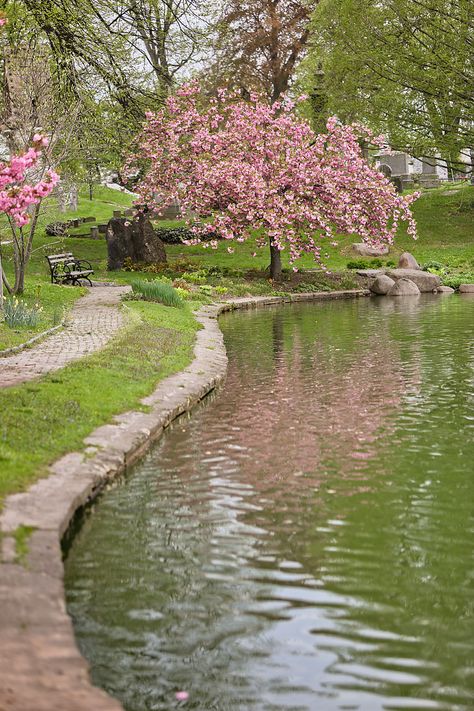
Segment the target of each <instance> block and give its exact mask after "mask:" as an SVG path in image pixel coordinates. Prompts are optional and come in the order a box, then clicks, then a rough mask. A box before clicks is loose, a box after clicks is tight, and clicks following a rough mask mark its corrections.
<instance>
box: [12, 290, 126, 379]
mask: <svg viewBox="0 0 474 711" xmlns="http://www.w3.org/2000/svg"><path fill="white" fill-rule="evenodd" d="M129 290H130V287H128V286H120V287H116V286H115V287H111V286H95V287H93V288H92V289H90V290H89V293H88V294H87V295H86V296H84V297H82V298H81V299H79V301H78V302H77V303H76V304H75V306H74V307H73V308H72V310H71V312H70V313H69V315H68V319H67V326H66V328H64V329H63V330H61V331H59V332H58V333H55V334H54V335H52V336H49V337H47V338H45V340H44V341H42V342H41V343H40V344H39V345H38V346H35V347H34V348H26V349H25V350H23V351H20V352H19V353H16V354H15V355H12V356H8V357H6V358H0V388H6V387H9V386H11V385H19V384H20V383H24V382H26V381H27V380H33V379H34V378H38V377H40V376H41V375H45V374H46V373H50V372H51V371H54V370H59V368H64V366H65V365H67V364H68V363H71V361H74V360H78V359H79V358H83V357H84V356H87V355H89V354H90V353H93V352H94V351H96V350H98V349H99V348H102V347H103V346H105V344H106V343H107V342H108V341H109V340H110V339H111V338H112V336H113V335H114V334H115V333H116V331H117V330H118V329H119V328H120V326H121V325H122V323H123V316H122V312H121V310H120V308H119V304H120V298H121V296H122V295H123V294H125V293H127V291H129Z"/></svg>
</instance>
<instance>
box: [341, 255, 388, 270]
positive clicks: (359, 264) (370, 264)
mask: <svg viewBox="0 0 474 711" xmlns="http://www.w3.org/2000/svg"><path fill="white" fill-rule="evenodd" d="M382 266H383V262H382V260H381V259H379V258H378V257H375V259H353V260H352V261H350V262H347V268H348V269H378V268H379V267H382Z"/></svg>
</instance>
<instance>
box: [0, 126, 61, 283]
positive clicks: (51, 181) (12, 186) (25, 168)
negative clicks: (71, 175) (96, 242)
mask: <svg viewBox="0 0 474 711" xmlns="http://www.w3.org/2000/svg"><path fill="white" fill-rule="evenodd" d="M47 144H48V139H47V138H46V137H45V136H42V135H41V134H39V133H37V134H35V135H34V136H33V145H32V146H31V147H30V148H29V149H28V150H27V151H26V153H24V154H23V155H17V156H12V157H11V158H10V160H9V161H8V162H6V163H1V162H0V213H4V214H5V215H6V216H7V219H8V223H9V226H10V231H11V235H12V242H13V262H14V266H15V282H14V284H13V285H10V283H9V281H8V279H7V277H6V275H5V273H3V271H0V286H1V287H2V289H3V285H2V282H3V284H4V285H5V287H6V289H7V291H8V292H9V293H10V294H21V293H23V289H24V281H25V271H26V267H27V265H28V262H29V259H30V255H31V249H32V244H33V235H34V231H35V230H34V228H35V226H36V221H37V219H38V209H39V205H40V203H41V201H42V200H43V198H45V197H47V196H48V195H49V194H50V193H51V191H52V190H53V188H54V186H55V185H56V183H57V182H58V180H59V176H58V174H57V173H55V172H54V170H46V171H44V170H43V169H42V168H41V167H40V166H39V159H40V156H41V153H42V148H44V147H45V146H46V145H47ZM38 169H39V171H40V173H41V176H40V177H39V179H38V180H37V181H36V182H34V183H33V184H30V182H29V180H28V175H30V178H31V175H32V171H35V170H38ZM0 256H1V255H0Z"/></svg>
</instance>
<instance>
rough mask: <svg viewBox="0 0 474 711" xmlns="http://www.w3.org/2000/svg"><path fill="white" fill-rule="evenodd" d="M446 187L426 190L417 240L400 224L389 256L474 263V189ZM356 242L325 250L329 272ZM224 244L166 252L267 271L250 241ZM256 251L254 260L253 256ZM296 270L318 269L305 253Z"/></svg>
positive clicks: (418, 209) (349, 239)
mask: <svg viewBox="0 0 474 711" xmlns="http://www.w3.org/2000/svg"><path fill="white" fill-rule="evenodd" d="M445 192H447V188H446V187H443V188H439V189H436V190H430V191H426V192H424V193H423V194H422V195H421V197H420V198H419V199H418V200H417V201H416V202H415V203H414V205H413V212H414V215H415V217H416V220H417V223H418V235H419V236H418V239H417V240H413V239H412V238H411V237H409V236H408V235H407V234H406V225H405V224H403V225H401V227H400V229H399V230H398V235H397V239H396V241H395V244H394V246H393V248H392V249H391V253H390V258H392V259H393V258H395V259H398V256H399V255H400V254H401V253H402V252H404V251H409V252H411V253H412V254H413V255H414V256H415V258H416V259H417V260H418V262H420V263H421V264H423V263H425V262H428V261H431V260H433V259H434V260H436V261H439V262H442V263H443V264H446V265H448V266H449V265H450V264H452V265H453V267H456V266H461V264H462V263H463V262H465V261H467V262H469V261H470V260H473V259H474V228H473V222H474V188H473V187H471V186H465V185H462V186H456V188H455V189H452V190H449V192H450V194H449V195H444V194H443V193H445ZM359 241H360V240H359V239H358V238H357V236H355V235H350V236H343V237H340V240H339V246H338V247H337V248H334V247H331V246H328V248H327V250H326V254H327V258H326V264H327V266H328V267H329V268H330V269H331V270H340V269H345V268H346V265H347V262H348V261H353V260H354V258H355V256H356V255H355V253H354V252H353V251H352V249H351V244H352V243H353V242H359ZM228 245H229V243H228V242H221V243H219V245H218V248H217V249H216V250H212V249H203V248H202V247H201V246H199V245H198V246H190V247H186V246H184V245H183V246H181V245H170V246H168V247H167V249H166V252H167V254H168V255H169V256H170V257H172V258H178V257H180V258H181V257H182V258H185V259H188V260H190V261H192V262H195V263H196V264H198V265H199V266H207V267H209V266H218V267H220V268H229V267H230V268H239V269H252V268H254V269H265V268H266V267H267V266H268V262H269V258H268V250H267V249H266V248H265V249H261V250H260V249H256V247H255V242H254V240H248V241H247V242H245V243H243V244H238V243H232V247H234V248H235V252H234V254H229V253H228V252H227V247H228ZM253 252H256V253H257V256H256V257H252V253H253ZM282 258H283V259H282V261H283V266H284V267H289V263H288V255H287V253H286V251H284V252H283V253H282ZM296 266H297V267H299V268H300V269H313V268H315V267H316V265H315V263H314V261H313V259H312V258H311V257H310V256H307V255H305V256H304V257H303V258H302V259H300V260H299V261H298V262H297V263H296Z"/></svg>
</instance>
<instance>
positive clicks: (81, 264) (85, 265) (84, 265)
mask: <svg viewBox="0 0 474 711" xmlns="http://www.w3.org/2000/svg"><path fill="white" fill-rule="evenodd" d="M73 262H74V266H75V268H76V269H77V271H79V272H82V271H84V270H86V269H92V264H91V263H90V262H88V261H87V259H74V260H73ZM92 271H94V270H93V269H92Z"/></svg>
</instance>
